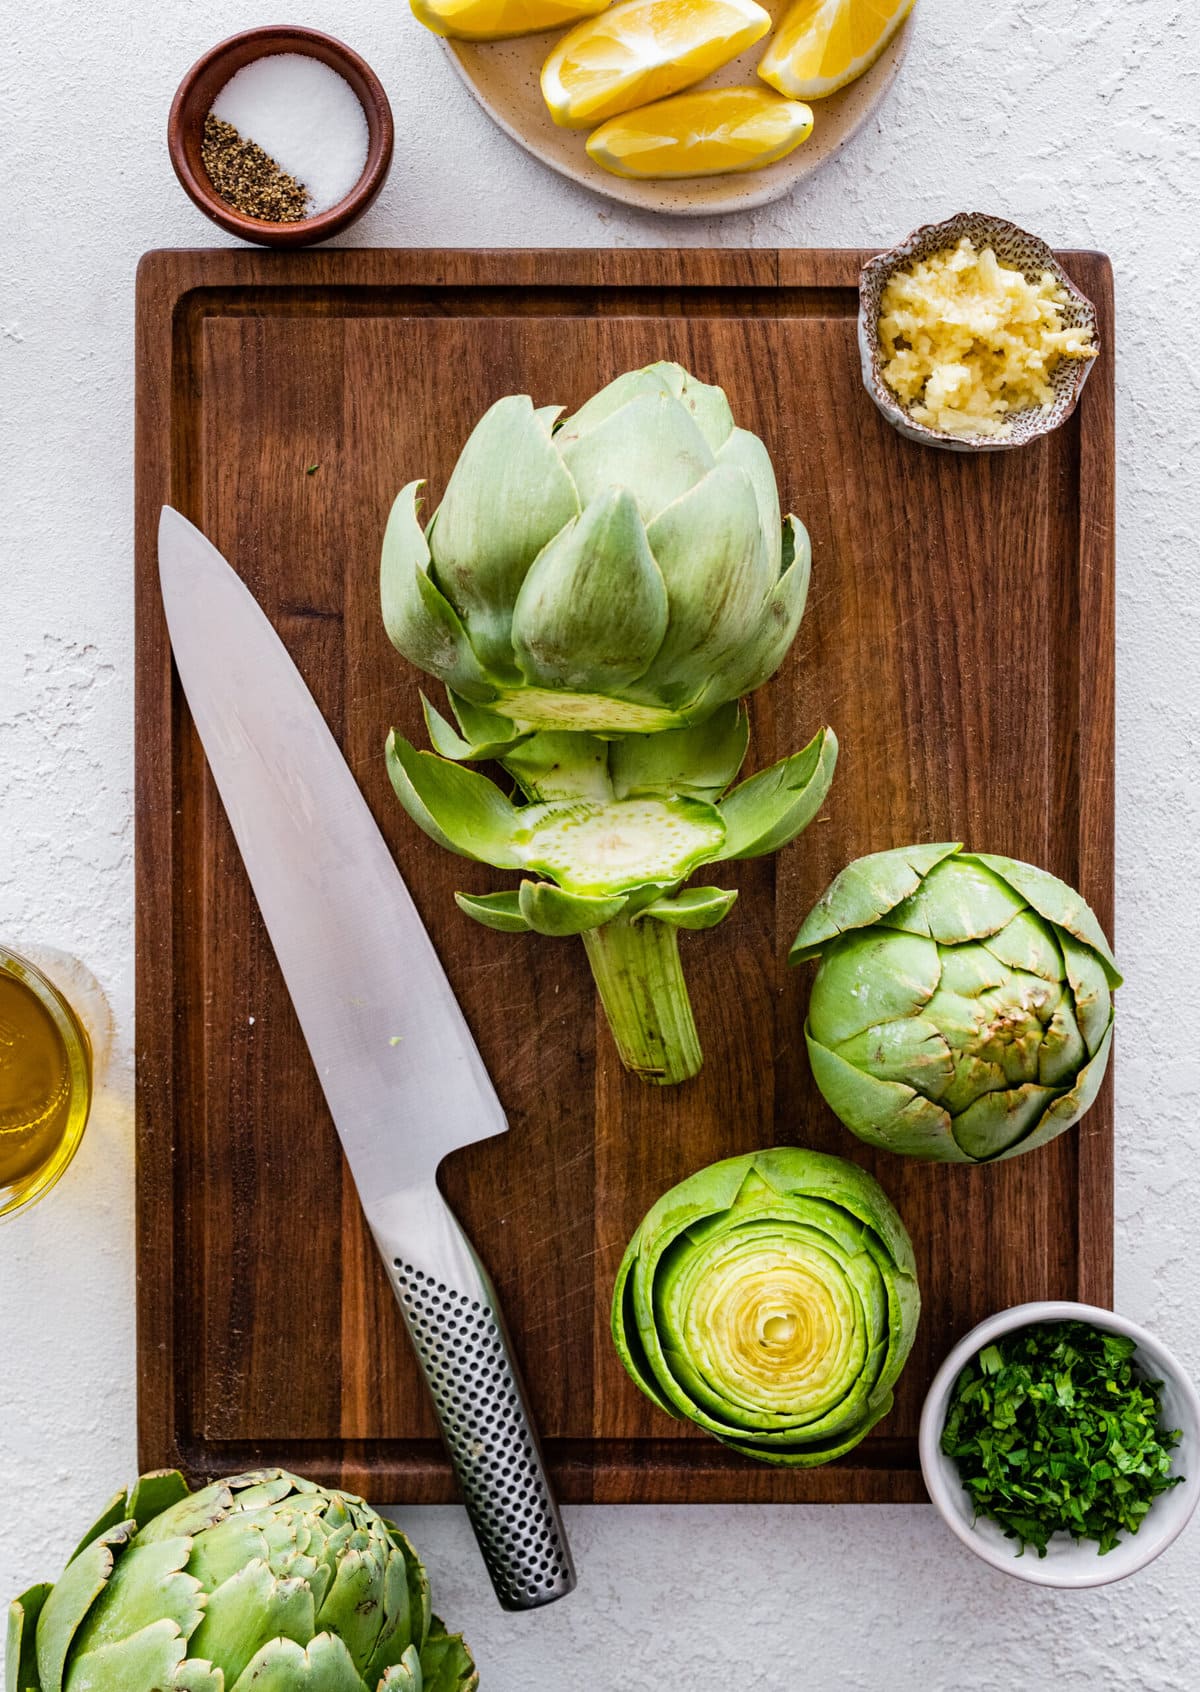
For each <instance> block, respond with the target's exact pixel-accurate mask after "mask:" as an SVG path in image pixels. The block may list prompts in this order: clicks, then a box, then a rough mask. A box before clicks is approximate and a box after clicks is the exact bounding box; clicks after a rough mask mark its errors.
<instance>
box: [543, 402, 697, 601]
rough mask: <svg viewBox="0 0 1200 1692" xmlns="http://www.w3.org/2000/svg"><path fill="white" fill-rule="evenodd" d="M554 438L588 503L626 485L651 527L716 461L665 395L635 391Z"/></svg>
mask: <svg viewBox="0 0 1200 1692" xmlns="http://www.w3.org/2000/svg"><path fill="white" fill-rule="evenodd" d="M556 441H557V445H558V448H559V450H560V451H561V453H562V462H563V464H564V465H565V466H566V468H567V470H568V471H569V472H570V474H571V476H572V477H573V478H574V482H575V486H576V488H577V489H578V490H579V498H580V500H581V501H582V502H583V504H584V505H588V504H590V503H591V501H592V500H593V499H595V498H596V497H597V495H598V494H601V493H603V492H604V491H605V490H606V489H607V488H612V487H618V488H625V489H627V490H628V491H629V493H631V494H632V495H633V497H634V499H635V500H636V501H637V508H638V511H639V512H640V513H641V517H642V521H643V523H646V524H647V525H649V524H650V523H652V522H653V520H654V519H655V517H657V516H658V514H659V512H660V511H662V510H663V508H664V507H665V506H668V505H670V504H671V503H672V502H673V501H674V500H677V499H678V498H679V497H680V495H681V494H685V493H687V491H688V489H689V488H693V487H695V485H696V483H697V482H699V481H700V480H701V479H702V478H703V477H704V476H706V475H707V474H708V472H709V471H710V470H711V469H712V468H713V465H714V463H715V459H714V458H713V454H712V450H711V448H710V447H709V445H708V443H707V441H706V440H705V439H704V436H703V435H702V434H701V432H700V430H699V428H698V427H697V425H696V423H695V422H694V420H693V419H692V417H691V416H690V414H689V413H688V412H687V411H685V410H684V408H683V407H682V406H681V405H678V404H677V403H676V401H675V400H674V398H673V397H672V396H671V395H670V394H666V393H662V394H653V393H645V392H643V393H639V394H637V395H636V396H635V397H634V398H633V399H631V400H629V401H628V402H627V403H626V404H625V405H623V406H621V407H620V409H619V410H617V411H614V412H613V413H612V414H611V415H610V416H608V417H606V418H604V419H603V420H602V421H601V422H599V423H597V424H596V425H595V427H594V428H589V429H588V431H587V433H586V434H583V435H580V436H578V437H577V438H572V435H571V425H570V424H569V423H568V424H566V425H564V427H563V428H562V429H561V430H560V431H559V433H558V435H557V436H556ZM560 526H561V525H560ZM546 538H547V539H549V536H547V537H546ZM652 544H653V543H652ZM668 585H669V584H668Z"/></svg>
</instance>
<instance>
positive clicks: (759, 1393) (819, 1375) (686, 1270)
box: [612, 1146, 921, 1468]
mask: <svg viewBox="0 0 1200 1692" xmlns="http://www.w3.org/2000/svg"><path fill="white" fill-rule="evenodd" d="M920 1309H921V1299H920V1293H919V1291H918V1288H917V1276H916V1264H915V1261H914V1258H913V1249H912V1242H911V1240H910V1239H909V1237H908V1233H907V1231H906V1229H905V1227H904V1224H903V1222H902V1221H901V1220H900V1217H899V1215H898V1214H897V1212H896V1210H895V1208H894V1206H893V1205H892V1203H891V1200H890V1199H889V1198H888V1196H887V1194H886V1193H885V1192H884V1191H883V1188H882V1187H881V1186H880V1185H879V1183H878V1182H877V1181H876V1180H874V1179H873V1177H872V1176H870V1175H868V1174H867V1172H866V1171H865V1170H863V1169H858V1168H856V1167H855V1165H854V1164H852V1163H846V1162H845V1161H844V1160H843V1159H842V1158H840V1157H828V1156H826V1155H825V1154H824V1153H822V1152H814V1151H803V1150H800V1149H798V1148H796V1147H790V1146H782V1147H777V1148H776V1149H775V1150H773V1151H763V1152H755V1153H753V1154H752V1155H750V1156H747V1157H731V1158H729V1159H727V1160H726V1161H725V1162H723V1163H714V1164H712V1165H711V1166H710V1167H709V1168H707V1169H702V1170H700V1171H699V1173H698V1174H695V1175H692V1176H689V1178H688V1179H687V1180H686V1181H681V1182H680V1183H679V1185H678V1186H677V1187H672V1189H671V1191H670V1192H669V1193H666V1194H664V1196H663V1197H662V1198H660V1199H659V1201H658V1203H657V1204H656V1205H654V1206H653V1207H652V1209H651V1210H650V1211H649V1212H648V1214H647V1215H646V1217H645V1219H644V1220H643V1222H642V1225H641V1227H640V1228H639V1229H638V1231H637V1233H636V1234H635V1235H634V1236H633V1239H632V1240H631V1241H630V1243H629V1248H628V1250H627V1251H626V1253H625V1257H624V1260H623V1261H622V1264H621V1268H620V1271H619V1273H618V1275H617V1282H616V1287H615V1289H614V1291H613V1305H612V1332H613V1339H614V1341H615V1343H616V1347H617V1351H618V1352H619V1353H620V1357H621V1361H622V1362H623V1363H624V1365H625V1367H626V1369H627V1370H628V1371H629V1373H630V1375H631V1376H632V1377H633V1379H634V1380H635V1381H636V1382H637V1384H638V1386H640V1387H641V1389H642V1391H643V1392H644V1393H645V1394H646V1396H647V1397H648V1398H652V1399H653V1400H654V1402H655V1403H656V1404H657V1405H658V1406H659V1408H660V1409H661V1410H665V1411H666V1412H667V1414H668V1415H669V1416H675V1417H686V1418H688V1419H689V1420H690V1421H693V1422H695V1423H696V1424H697V1425H698V1426H699V1427H702V1428H706V1429H707V1430H708V1432H709V1433H712V1434H715V1435H716V1437H717V1438H718V1439H719V1440H721V1441H722V1443H723V1444H725V1445H728V1446H731V1447H732V1448H733V1450H735V1451H740V1452H742V1453H744V1454H745V1455H746V1456H747V1457H755V1458H757V1459H758V1460H759V1461H760V1462H763V1463H776V1464H780V1465H784V1466H788V1467H793V1468H811V1467H814V1466H815V1465H817V1464H819V1463H828V1462H829V1461H831V1459H833V1458H834V1457H841V1456H843V1455H844V1454H845V1453H846V1452H847V1451H850V1450H852V1449H853V1447H854V1446H856V1445H857V1444H858V1443H859V1441H860V1440H862V1439H864V1438H865V1437H866V1435H867V1434H868V1433H869V1432H870V1431H871V1429H872V1428H873V1427H874V1426H875V1424H876V1423H877V1422H879V1421H881V1420H882V1418H883V1417H884V1416H886V1415H887V1413H888V1411H889V1410H890V1409H891V1407H892V1388H893V1386H894V1385H895V1383H896V1380H897V1379H898V1377H899V1375H900V1371H901V1369H903V1367H904V1363H905V1360H906V1358H907V1357H908V1354H909V1351H910V1350H911V1349H912V1343H913V1339H914V1337H915V1335H916V1330H917V1320H918V1317H919V1315H920Z"/></svg>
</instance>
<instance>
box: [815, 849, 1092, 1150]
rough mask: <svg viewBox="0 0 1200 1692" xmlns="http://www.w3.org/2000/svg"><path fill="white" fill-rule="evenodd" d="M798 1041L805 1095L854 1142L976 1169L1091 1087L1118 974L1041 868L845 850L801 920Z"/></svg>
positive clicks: (1048, 1134) (1036, 1141) (1037, 1136)
mask: <svg viewBox="0 0 1200 1692" xmlns="http://www.w3.org/2000/svg"><path fill="white" fill-rule="evenodd" d="M804 958H820V960H821V966H820V968H819V970H818V971H817V976H816V980H815V981H814V982H813V990H812V999H811V1002H810V1005H809V1012H808V1023H807V1026H806V1029H805V1034H806V1037H807V1041H808V1053H809V1058H810V1060H811V1062H812V1068H813V1074H814V1075H815V1077H816V1080H817V1085H818V1086H819V1087H820V1089H821V1092H822V1093H823V1094H824V1096H825V1099H826V1101H827V1103H828V1104H829V1105H830V1106H831V1108H832V1109H833V1110H834V1111H836V1113H837V1114H838V1116H840V1117H841V1119H842V1121H843V1122H844V1123H845V1124H846V1126H847V1127H848V1128H850V1129H851V1130H852V1131H853V1132H854V1133H855V1134H857V1135H858V1136H859V1138H860V1139H863V1140H868V1141H870V1142H871V1144H872V1145H877V1146H884V1147H886V1148H887V1149H888V1150H889V1151H894V1152H904V1153H907V1154H908V1155H909V1156H911V1157H924V1158H936V1159H940V1160H942V1161H944V1162H954V1163H979V1162H984V1161H987V1160H990V1159H996V1158H1002V1157H1015V1156H1016V1155H1017V1154H1018V1153H1019V1152H1026V1151H1032V1150H1033V1149H1034V1147H1036V1146H1041V1145H1045V1143H1046V1141H1047V1140H1052V1139H1054V1137H1055V1136H1056V1135H1058V1134H1061V1133H1062V1131H1063V1130H1064V1128H1068V1127H1069V1126H1070V1125H1071V1123H1073V1122H1077V1121H1078V1120H1079V1118H1080V1117H1081V1116H1082V1115H1083V1113H1084V1111H1085V1110H1087V1109H1088V1107H1089V1106H1090V1105H1091V1104H1092V1102H1093V1100H1094V1099H1095V1097H1096V1094H1097V1093H1098V1092H1099V1090H1100V1083H1101V1082H1102V1081H1103V1079H1104V1072H1105V1069H1106V1068H1107V1065H1108V1054H1109V1048H1110V1046H1111V1044H1112V1028H1113V1004H1112V989H1113V988H1114V987H1119V986H1120V984H1121V977H1120V975H1119V974H1118V972H1117V966H1116V963H1115V961H1114V959H1113V955H1112V951H1111V950H1110V948H1109V944H1108V941H1107V940H1106V939H1105V937H1104V933H1103V931H1102V929H1101V927H1100V924H1099V923H1098V922H1097V920H1096V917H1095V915H1094V913H1093V912H1092V910H1091V908H1090V907H1089V906H1088V905H1087V904H1086V903H1085V902H1084V900H1083V899H1082V898H1081V897H1080V896H1079V894H1078V893H1076V892H1074V891H1073V890H1072V889H1071V888H1070V887H1068V886H1067V884H1066V883H1065V882H1063V881H1059V879H1058V878H1057V877H1056V876H1053V875H1049V874H1048V873H1047V872H1046V871H1045V870H1041V869H1036V868H1034V866H1033V865H1032V864H1024V863H1020V862H1018V861H1017V860H1016V859H1014V858H1000V857H994V856H992V855H990V854H988V853H984V852H976V853H966V852H963V851H962V848H961V847H960V846H958V845H935V846H905V847H899V848H897V849H896V850H895V851H891V852H877V853H875V854H873V855H872V856H871V857H867V858H859V859H857V860H856V861H855V862H854V863H852V864H850V865H849V866H848V868H846V869H844V870H843V871H842V873H841V874H840V875H839V876H838V877H837V879H836V880H835V881H834V882H833V883H832V885H831V886H830V887H829V888H828V890H827V891H826V892H825V893H824V894H823V895H822V897H821V899H820V900H819V902H818V903H817V904H816V905H815V906H814V907H813V909H812V910H811V911H810V912H809V914H808V916H807V917H806V918H805V920H804V923H803V925H802V927H801V929H800V932H799V934H798V935H797V936H796V941H795V944H794V946H793V947H792V952H791V960H792V962H793V963H798V962H799V961H801V960H802V959H804Z"/></svg>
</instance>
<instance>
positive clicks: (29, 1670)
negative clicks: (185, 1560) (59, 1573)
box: [4, 1493, 125, 1692]
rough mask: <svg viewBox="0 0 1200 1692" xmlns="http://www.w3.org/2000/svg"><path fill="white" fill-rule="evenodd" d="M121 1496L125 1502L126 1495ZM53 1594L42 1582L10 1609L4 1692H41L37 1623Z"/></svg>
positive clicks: (48, 1585) (47, 1582) (25, 1593)
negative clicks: (38, 1668)
mask: <svg viewBox="0 0 1200 1692" xmlns="http://www.w3.org/2000/svg"><path fill="white" fill-rule="evenodd" d="M120 1496H121V1497H122V1498H124V1496H125V1494H124V1493H121V1494H120ZM53 1591H54V1587H53V1586H52V1585H51V1584H50V1582H49V1581H39V1583H38V1584H37V1585H36V1586H31V1587H29V1588H28V1589H27V1590H26V1591H25V1592H22V1593H21V1595H20V1597H19V1598H14V1599H13V1601H12V1603H11V1604H10V1605H9V1606H8V1629H7V1637H6V1639H5V1645H4V1692H41V1688H40V1684H39V1681H38V1671H37V1623H38V1617H39V1616H40V1615H41V1613H42V1607H43V1605H44V1604H45V1602H46V1600H47V1598H49V1596H50V1594H51V1593H52V1592H53Z"/></svg>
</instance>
